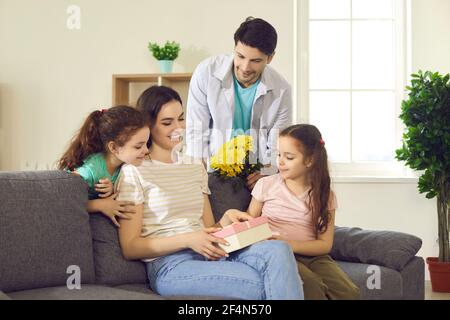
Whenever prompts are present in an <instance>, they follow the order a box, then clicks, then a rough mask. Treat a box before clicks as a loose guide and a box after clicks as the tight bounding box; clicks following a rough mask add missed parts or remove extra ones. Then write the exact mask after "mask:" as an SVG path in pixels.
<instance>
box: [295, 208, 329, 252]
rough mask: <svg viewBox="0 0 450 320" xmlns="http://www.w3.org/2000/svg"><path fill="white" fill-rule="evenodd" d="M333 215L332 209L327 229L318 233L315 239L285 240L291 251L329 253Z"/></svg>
mask: <svg viewBox="0 0 450 320" xmlns="http://www.w3.org/2000/svg"><path fill="white" fill-rule="evenodd" d="M334 216H335V210H332V211H331V212H330V221H329V222H328V227H327V231H325V232H324V233H319V235H318V236H317V240H310V241H295V240H287V241H286V242H287V243H289V245H290V246H291V248H292V251H294V253H298V254H301V255H305V256H321V255H324V254H328V253H330V251H331V248H332V247H333V237H334Z"/></svg>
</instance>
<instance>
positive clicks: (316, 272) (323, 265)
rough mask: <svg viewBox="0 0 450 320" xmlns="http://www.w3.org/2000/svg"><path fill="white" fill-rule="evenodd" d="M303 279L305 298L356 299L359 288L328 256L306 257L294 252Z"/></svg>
mask: <svg viewBox="0 0 450 320" xmlns="http://www.w3.org/2000/svg"><path fill="white" fill-rule="evenodd" d="M295 258H296V259H297V267H298V272H299V274H300V276H301V278H302V280H303V291H304V293H305V300H326V299H330V300H358V299H359V297H360V292H359V288H358V287H357V286H356V285H355V284H354V283H353V282H352V280H351V279H350V278H349V277H348V275H347V274H346V273H345V272H344V271H342V269H341V268H340V267H339V266H338V264H337V263H336V262H335V261H334V260H333V259H332V258H331V257H330V256H329V255H323V256H317V257H307V256H301V255H298V254H296V255H295Z"/></svg>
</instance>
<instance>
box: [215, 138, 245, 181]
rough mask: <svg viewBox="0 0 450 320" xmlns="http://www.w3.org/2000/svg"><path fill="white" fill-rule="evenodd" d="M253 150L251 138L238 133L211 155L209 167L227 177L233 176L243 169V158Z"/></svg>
mask: <svg viewBox="0 0 450 320" xmlns="http://www.w3.org/2000/svg"><path fill="white" fill-rule="evenodd" d="M250 151H253V138H252V137H251V136H245V135H240V136H236V137H234V138H233V139H231V140H230V141H228V142H226V143H224V144H223V145H222V146H221V148H220V149H219V150H218V152H217V153H216V154H215V155H214V156H212V157H211V159H210V162H211V168H213V169H215V170H218V171H219V172H220V173H221V174H223V175H226V176H227V177H235V176H237V175H238V174H239V173H241V172H242V171H243V170H244V163H245V158H246V157H247V155H248V153H249V152H250Z"/></svg>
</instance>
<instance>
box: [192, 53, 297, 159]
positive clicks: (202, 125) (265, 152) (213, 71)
mask: <svg viewBox="0 0 450 320" xmlns="http://www.w3.org/2000/svg"><path fill="white" fill-rule="evenodd" d="M234 91H235V90H234V85H233V55H219V56H214V57H210V58H208V59H206V60H204V61H202V62H201V63H200V64H199V65H198V66H197V68H196V69H195V71H194V73H193V75H192V78H191V81H190V84H189V95H188V100H187V106H186V147H187V150H186V152H187V154H188V155H190V156H192V157H194V158H204V159H207V160H209V158H210V156H211V155H213V154H215V153H216V152H217V150H218V149H219V148H220V147H221V146H222V144H223V143H225V142H226V141H229V140H230V139H231V136H232V132H233V120H234V109H235V103H234V95H235V92H234ZM291 119H292V94H291V86H290V85H289V83H288V82H287V81H286V80H285V79H284V78H283V77H282V76H281V75H280V74H279V73H278V72H276V71H275V70H274V69H273V68H271V67H270V66H269V65H267V66H266V67H265V68H264V71H263V73H262V74H261V77H260V82H259V84H258V85H257V86H256V93H255V98H254V99H253V105H252V113H251V119H250V135H251V136H252V137H253V141H254V145H255V148H256V149H257V150H256V151H257V154H258V159H259V161H260V162H261V163H263V164H273V165H275V164H276V157H277V139H278V134H279V131H280V130H282V129H284V128H285V127H287V126H289V125H291V124H292V120H291ZM208 167H209V162H208Z"/></svg>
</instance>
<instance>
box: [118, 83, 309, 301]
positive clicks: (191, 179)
mask: <svg viewBox="0 0 450 320" xmlns="http://www.w3.org/2000/svg"><path fill="white" fill-rule="evenodd" d="M137 105H138V109H139V110H141V111H142V112H143V113H144V114H145V115H146V117H147V120H148V123H149V125H150V129H151V141H150V143H149V158H148V160H145V161H144V162H143V163H142V165H141V166H138V167H137V166H133V165H124V166H123V167H122V170H121V176H120V179H119V183H118V188H119V190H120V193H119V196H118V199H120V200H122V201H133V202H134V203H135V204H136V205H137V206H136V214H135V215H133V216H132V218H131V219H130V220H126V221H123V222H122V226H121V228H120V229H119V238H120V244H121V247H122V252H123V254H124V256H125V257H126V258H128V259H142V260H144V261H145V262H146V267H147V274H148V278H149V280H150V286H151V288H152V290H154V291H155V292H157V293H159V294H161V295H207V296H219V297H228V298H241V299H303V290H302V283H301V280H300V277H299V275H298V273H297V266H296V262H295V258H294V255H293V254H292V251H291V249H290V248H289V246H288V245H287V244H286V243H284V242H283V241H263V242H260V243H257V244H255V245H252V246H250V247H247V248H244V249H242V250H239V251H236V252H233V253H230V254H229V255H228V254H227V253H226V252H225V251H223V250H222V249H221V248H220V247H219V246H218V245H217V244H218V243H222V244H226V242H225V240H223V239H220V238H216V237H214V236H213V235H212V233H213V232H215V231H218V230H220V228H217V227H216V226H215V225H214V219H213V215H212V212H211V207H210V203H209V200H208V194H209V189H208V181H207V177H208V176H207V173H206V170H205V168H204V166H203V165H202V163H201V162H195V161H191V159H189V158H187V157H185V156H183V154H182V152H180V148H179V144H180V142H181V141H182V136H183V131H184V129H185V122H184V112H183V108H182V104H181V99H180V97H179V95H178V94H177V93H176V92H175V91H174V90H172V89H170V88H167V87H162V86H161V87H157V86H154V87H151V88H149V89H147V90H146V91H145V92H144V93H143V94H142V96H141V97H140V98H139V100H138V104H137ZM242 216H247V214H245V213H244V214H240V213H238V214H234V215H233V214H231V215H229V216H227V217H225V218H224V219H222V220H221V221H220V223H221V224H223V225H226V224H229V223H231V222H232V221H237V220H239V219H241V218H242Z"/></svg>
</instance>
